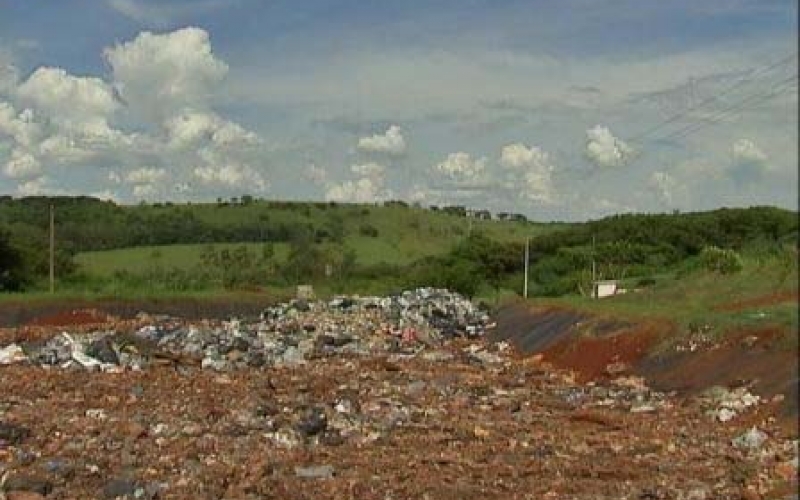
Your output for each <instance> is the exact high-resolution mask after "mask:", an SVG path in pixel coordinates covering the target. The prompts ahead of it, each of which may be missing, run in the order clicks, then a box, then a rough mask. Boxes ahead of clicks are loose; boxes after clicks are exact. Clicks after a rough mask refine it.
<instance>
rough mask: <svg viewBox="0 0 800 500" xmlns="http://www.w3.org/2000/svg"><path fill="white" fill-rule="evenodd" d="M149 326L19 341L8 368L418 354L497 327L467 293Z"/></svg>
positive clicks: (2, 354) (232, 363) (248, 364)
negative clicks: (19, 365)
mask: <svg viewBox="0 0 800 500" xmlns="http://www.w3.org/2000/svg"><path fill="white" fill-rule="evenodd" d="M147 323H148V324H145V325H143V326H140V327H138V328H137V329H136V330H134V331H130V332H126V331H117V330H113V331H100V332H94V333H90V334H85V335H81V336H78V335H76V334H70V333H67V332H64V333H61V334H60V335H57V336H55V337H53V338H51V339H49V340H48V341H47V342H44V343H42V344H38V345H37V344H33V343H29V344H27V345H17V344H11V345H8V346H5V347H2V348H0V364H12V363H20V362H30V363H34V364H38V365H41V366H53V367H62V368H70V367H74V368H84V369H98V370H103V371H116V370H121V369H126V368H128V369H134V370H140V369H144V368H146V367H147V366H150V365H152V364H154V363H162V364H163V363H176V364H181V365H200V366H201V367H202V368H207V369H213V370H217V371H228V370H234V369H242V368H261V367H267V366H287V365H298V364H304V363H306V362H308V361H309V360H310V359H314V358H319V357H327V356H333V355H370V354H375V353H379V352H385V353H395V354H417V353H419V352H421V351H423V350H425V349H428V348H435V347H437V346H440V345H441V344H442V343H443V342H445V341H447V340H449V339H453V338H457V337H466V338H478V337H482V336H483V335H484V333H485V332H486V330H487V329H489V328H491V327H492V325H491V324H490V322H489V315H488V314H487V312H486V311H484V310H481V309H480V308H478V307H476V306H475V305H473V304H472V302H470V301H469V300H467V299H465V298H464V297H462V296H461V295H459V294H456V293H453V292H450V291H448V290H442V289H433V288H419V289H416V290H410V291H405V292H403V293H401V294H398V295H394V296H389V297H359V296H342V297H336V298H334V299H333V300H330V301H307V300H302V299H297V300H293V301H291V302H288V303H284V304H279V305H276V306H273V307H269V308H267V309H266V310H265V311H264V312H263V313H262V314H261V316H260V318H257V319H253V320H249V321H247V320H239V319H232V320H230V321H223V322H209V321H205V322H200V323H186V322H182V321H178V320H175V319H174V318H169V317H160V318H156V319H152V320H151V321H147ZM482 355H484V356H485V355H486V354H485V353H484V354H482Z"/></svg>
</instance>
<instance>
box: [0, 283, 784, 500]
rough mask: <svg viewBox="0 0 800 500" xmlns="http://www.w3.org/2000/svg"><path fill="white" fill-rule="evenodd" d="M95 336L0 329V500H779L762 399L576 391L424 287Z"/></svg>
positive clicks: (152, 320) (627, 380)
mask: <svg viewBox="0 0 800 500" xmlns="http://www.w3.org/2000/svg"><path fill="white" fill-rule="evenodd" d="M103 320H104V322H103V323H101V324H93V325H90V326H83V327H79V326H72V327H52V326H45V327H20V328H13V329H6V330H0V388H2V389H1V390H0V477H1V478H2V479H0V484H1V485H2V486H1V487H0V498H2V497H3V496H5V497H6V498H7V499H9V500H12V499H15V500H21V499H28V500H32V499H40V498H48V499H51V498H52V499H91V498H103V499H111V498H141V499H153V498H160V499H173V498H174V499H231V500H232V499H267V498H276V499H306V498H307V499H312V498H313V499H318V498H358V499H362V498H363V499H381V500H385V499H410V498H419V499H439V498H442V499H448V498H452V499H470V498H475V499H477V498H480V499H486V498H503V499H507V498H508V499H514V498H520V499H522V498H532V499H533V498H536V499H538V498H545V499H605V498H607V499H687V500H688V499H695V500H699V499H716V498H720V499H739V498H745V499H750V498H753V499H756V498H797V496H796V494H795V491H796V489H797V481H796V478H797V463H798V458H797V456H798V450H797V440H796V438H797V435H796V433H791V432H789V433H787V431H786V430H785V428H784V427H781V426H778V425H776V423H775V420H774V418H773V417H772V414H773V412H774V410H775V408H776V407H777V406H778V405H779V404H780V401H779V398H775V399H772V398H760V397H758V395H755V394H752V393H751V392H750V391H749V390H748V389H747V388H746V387H738V388H723V387H713V388H711V389H709V390H707V391H705V392H703V393H702V394H700V395H694V396H691V397H684V396H682V395H679V394H672V393H671V394H663V393H658V392H655V391H653V390H651V389H649V388H648V387H647V384H646V383H645V381H644V380H642V379H640V378H637V377H634V376H630V375H625V374H624V373H621V374H618V375H617V376H615V377H616V378H615V377H614V376H610V377H606V378H605V379H603V380H602V381H594V382H586V381H585V380H583V379H581V378H579V377H576V376H575V375H574V374H572V373H570V372H568V371H563V370H558V369H555V368H553V367H552V366H550V365H549V364H547V363H546V362H544V361H543V360H542V359H541V357H540V356H525V357H523V356H521V355H519V354H517V353H515V352H514V350H513V349H512V348H511V347H509V346H508V345H507V344H505V343H490V342H488V341H486V340H485V337H486V335H485V334H486V332H487V331H490V330H491V329H492V326H493V325H492V323H491V320H490V319H489V318H488V317H487V316H486V315H485V314H484V313H483V312H482V311H479V310H476V309H475V308H473V307H472V306H471V304H469V303H468V302H467V301H464V300H463V299H461V298H460V297H458V296H455V295H453V294H449V293H447V292H445V291H436V290H418V291H414V292H409V293H407V294H405V295H402V296H399V297H394V298H364V299H358V298H356V299H353V298H342V299H338V300H335V301H332V302H326V303H322V302H306V301H295V302H293V303H291V304H285V305H281V306H276V307H273V308H270V309H268V310H266V311H265V312H264V313H263V314H262V316H261V318H257V319H253V320H251V321H228V322H217V321H183V320H180V319H176V318H171V317H149V316H147V315H141V316H139V317H138V318H137V319H135V320H130V321H121V320H117V319H114V318H107V319H106V318H103ZM98 321H99V319H98ZM610 368H613V367H610ZM610 373H613V369H610Z"/></svg>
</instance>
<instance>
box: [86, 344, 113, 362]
mask: <svg viewBox="0 0 800 500" xmlns="http://www.w3.org/2000/svg"><path fill="white" fill-rule="evenodd" d="M86 354H87V355H88V356H91V357H92V358H94V359H96V360H98V361H102V362H103V363H109V364H113V365H117V364H119V357H118V356H117V353H116V351H114V346H113V345H112V344H111V340H110V339H109V338H108V337H102V338H99V339H97V340H94V341H92V342H90V343H89V345H88V346H86Z"/></svg>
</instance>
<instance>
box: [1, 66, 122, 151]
mask: <svg viewBox="0 0 800 500" xmlns="http://www.w3.org/2000/svg"><path fill="white" fill-rule="evenodd" d="M16 95H17V96H18V98H19V99H20V101H21V102H23V103H25V104H29V105H31V106H32V107H33V108H35V109H36V110H38V111H41V112H42V113H44V114H45V115H46V116H49V117H51V118H52V119H53V120H54V121H56V122H57V123H58V124H59V125H60V126H62V127H64V128H66V129H69V130H74V131H77V132H80V133H84V134H87V135H93V136H107V135H108V134H109V127H108V122H107V119H108V117H109V116H110V115H111V114H112V113H113V112H114V111H116V110H117V108H118V106H119V104H118V103H117V101H116V100H115V99H114V94H113V92H112V90H111V87H110V86H108V85H107V84H106V83H105V82H104V81H103V80H101V79H99V78H90V77H79V76H74V75H70V74H69V73H67V72H66V71H64V70H63V69H61V68H48V67H40V68H38V69H37V70H36V71H34V72H33V73H32V74H31V75H30V76H29V77H28V79H27V80H26V81H24V82H23V83H22V84H21V85H20V86H19V87H18V88H17V91H16Z"/></svg>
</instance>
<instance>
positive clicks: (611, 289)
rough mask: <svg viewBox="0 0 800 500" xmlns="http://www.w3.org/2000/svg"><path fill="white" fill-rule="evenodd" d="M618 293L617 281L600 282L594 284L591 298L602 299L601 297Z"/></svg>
mask: <svg viewBox="0 0 800 500" xmlns="http://www.w3.org/2000/svg"><path fill="white" fill-rule="evenodd" d="M619 292H620V289H619V284H618V283H617V280H601V281H595V282H594V288H593V289H592V297H593V298H595V299H602V298H603V297H611V296H612V295H616V294H617V293H619Z"/></svg>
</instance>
